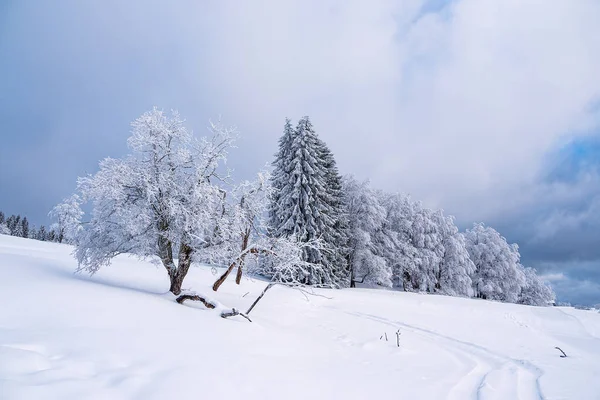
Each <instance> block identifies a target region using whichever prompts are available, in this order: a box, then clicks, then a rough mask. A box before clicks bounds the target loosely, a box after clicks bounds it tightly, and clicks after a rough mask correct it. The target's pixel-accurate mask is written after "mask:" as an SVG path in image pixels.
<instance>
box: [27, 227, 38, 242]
mask: <svg viewBox="0 0 600 400" xmlns="http://www.w3.org/2000/svg"><path fill="white" fill-rule="evenodd" d="M27 237H28V238H29V239H37V237H38V231H37V229H36V227H35V225H33V226H31V227H30V228H29V234H28V235H27Z"/></svg>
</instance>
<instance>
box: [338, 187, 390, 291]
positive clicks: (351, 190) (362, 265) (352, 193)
mask: <svg viewBox="0 0 600 400" xmlns="http://www.w3.org/2000/svg"><path fill="white" fill-rule="evenodd" d="M342 192H343V194H344V204H345V207H346V212H347V215H348V237H349V243H348V247H349V254H348V261H349V267H350V286H351V287H355V286H356V283H357V282H359V283H369V284H374V285H381V286H386V287H391V286H392V270H391V267H390V266H389V265H388V263H387V260H386V258H385V257H384V254H385V247H386V246H389V245H390V244H391V242H389V241H388V242H386V241H383V240H381V238H382V235H383V232H382V230H383V227H384V223H385V218H386V210H385V208H384V207H383V206H382V205H381V204H380V203H379V199H378V197H377V195H376V193H375V192H374V191H373V190H372V189H371V188H370V187H369V182H368V181H364V182H359V181H357V180H356V178H354V177H353V176H351V175H349V176H345V177H344V179H343V190H342Z"/></svg>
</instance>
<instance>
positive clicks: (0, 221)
mask: <svg viewBox="0 0 600 400" xmlns="http://www.w3.org/2000/svg"><path fill="white" fill-rule="evenodd" d="M5 222H6V216H5V215H4V213H3V212H2V211H0V225H3V224H4V223H5Z"/></svg>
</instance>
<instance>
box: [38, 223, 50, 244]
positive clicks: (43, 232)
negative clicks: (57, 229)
mask: <svg viewBox="0 0 600 400" xmlns="http://www.w3.org/2000/svg"><path fill="white" fill-rule="evenodd" d="M35 238H36V239H37V240H41V241H42V242H45V241H46V240H47V239H48V233H47V232H46V227H45V226H44V225H42V226H40V229H38V231H37V236H36V237H35Z"/></svg>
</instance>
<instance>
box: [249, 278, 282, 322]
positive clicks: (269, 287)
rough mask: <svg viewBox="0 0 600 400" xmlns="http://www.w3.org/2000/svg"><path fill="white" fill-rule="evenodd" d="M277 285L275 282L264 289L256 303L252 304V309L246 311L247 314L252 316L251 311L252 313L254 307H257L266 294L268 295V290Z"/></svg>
mask: <svg viewBox="0 0 600 400" xmlns="http://www.w3.org/2000/svg"><path fill="white" fill-rule="evenodd" d="M275 285H276V284H275V283H274V282H271V283H269V284H268V285H267V287H266V288H264V290H263V291H262V293H261V294H260V295H259V296H258V297H257V298H256V300H254V303H252V305H251V306H250V308H248V311H246V314H250V311H252V309H253V308H254V306H255V305H256V303H258V301H259V300H260V299H262V298H263V296H264V295H265V293H267V290H269V289H271V288H272V287H273V286H275Z"/></svg>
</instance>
